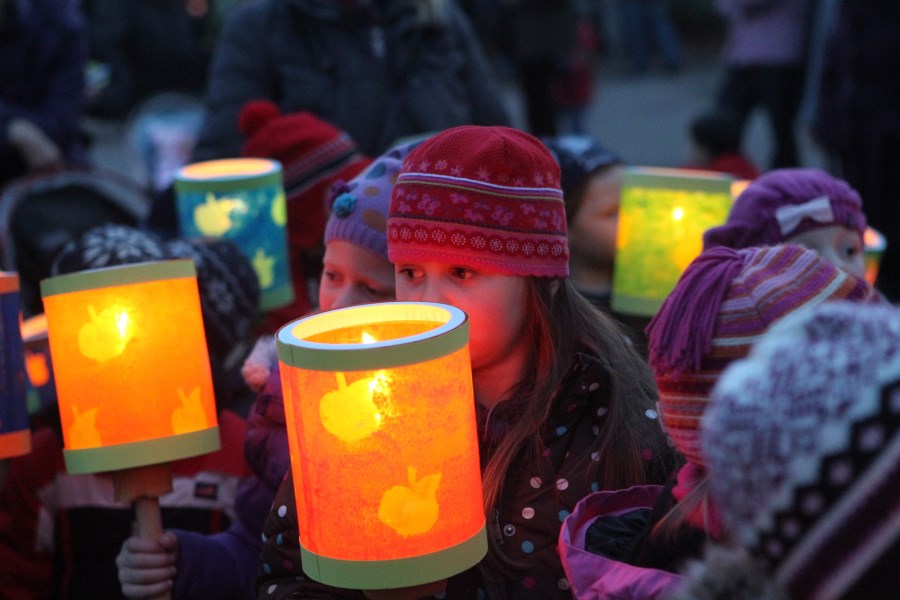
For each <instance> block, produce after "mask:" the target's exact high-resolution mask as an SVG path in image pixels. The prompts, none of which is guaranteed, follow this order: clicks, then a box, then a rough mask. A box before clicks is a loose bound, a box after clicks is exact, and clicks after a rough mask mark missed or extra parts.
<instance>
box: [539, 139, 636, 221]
mask: <svg viewBox="0 0 900 600" xmlns="http://www.w3.org/2000/svg"><path fill="white" fill-rule="evenodd" d="M541 141H542V142H543V143H544V144H545V145H546V146H547V149H548V150H550V153H551V154H553V158H555V159H556V162H558V163H559V170H560V173H561V179H562V181H561V183H562V190H563V196H564V197H565V201H566V216H568V220H569V223H571V222H572V219H573V218H575V214H576V213H577V212H578V208H579V203H580V201H581V198H580V197H576V196H580V195H581V194H580V193H579V192H580V188H582V187H583V186H584V184H585V183H586V182H587V181H588V180H589V179H590V177H591V175H593V174H594V173H595V172H596V171H597V170H599V169H602V168H604V167H611V166H613V165H620V164H622V159H621V158H620V157H619V156H618V155H617V154H615V153H614V152H611V151H610V150H608V149H606V148H605V147H603V146H602V145H601V144H600V142H599V141H597V139H596V138H594V137H593V136H590V135H574V134H567V135H560V136H556V137H546V138H541Z"/></svg>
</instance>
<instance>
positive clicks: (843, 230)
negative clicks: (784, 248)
mask: <svg viewBox="0 0 900 600" xmlns="http://www.w3.org/2000/svg"><path fill="white" fill-rule="evenodd" d="M785 241H786V242H790V243H792V244H798V245H800V246H804V247H806V248H809V249H810V250H813V251H815V252H816V253H817V254H818V255H819V256H821V257H822V258H824V259H825V260H827V261H829V262H830V263H832V264H834V265H837V266H838V267H840V268H841V269H843V270H844V271H846V272H847V273H850V274H852V275H856V276H857V277H864V276H865V274H866V267H865V263H864V262H863V241H862V237H861V236H860V235H859V232H858V231H856V230H855V229H850V228H848V227H844V226H843V225H829V226H827V227H819V228H818V229H810V230H809V231H804V232H803V233H798V234H797V235H794V236H791V237H789V238H788V239H787V240H785Z"/></svg>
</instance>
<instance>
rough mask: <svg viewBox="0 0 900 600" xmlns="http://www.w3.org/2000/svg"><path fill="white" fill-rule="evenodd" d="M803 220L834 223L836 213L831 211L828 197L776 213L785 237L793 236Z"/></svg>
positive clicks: (781, 209) (785, 207) (783, 207)
mask: <svg viewBox="0 0 900 600" xmlns="http://www.w3.org/2000/svg"><path fill="white" fill-rule="evenodd" d="M803 219H812V220H813V221H818V222H819V223H823V224H826V225H827V224H828V223H834V211H832V210H831V200H830V199H829V198H828V196H819V197H818V198H814V199H812V200H810V201H808V202H804V203H803V204H789V205H787V206H782V207H781V208H779V209H778V210H776V211H775V220H776V221H778V226H779V227H780V228H781V235H782V236H784V237H788V236H789V235H791V233H793V232H794V230H795V229H797V227H799V226H800V223H801V222H802V221H803Z"/></svg>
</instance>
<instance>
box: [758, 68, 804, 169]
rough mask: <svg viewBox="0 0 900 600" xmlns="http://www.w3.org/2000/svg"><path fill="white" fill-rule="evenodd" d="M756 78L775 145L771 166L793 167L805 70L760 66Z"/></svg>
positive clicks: (798, 160)
mask: <svg viewBox="0 0 900 600" xmlns="http://www.w3.org/2000/svg"><path fill="white" fill-rule="evenodd" d="M759 76H760V83H761V86H760V91H761V92H762V97H761V100H762V104H763V107H764V108H765V111H766V112H767V113H768V116H769V122H770V125H771V129H772V136H773V138H774V143H775V152H774V154H773V156H772V160H771V164H770V167H771V168H773V169H781V168H785V167H796V166H797V165H799V164H800V157H799V154H798V152H797V133H796V129H795V127H796V122H797V113H798V112H799V110H800V102H801V101H802V100H803V83H804V82H803V78H804V69H803V67H802V66H789V65H785V66H770V67H761V68H760V73H759Z"/></svg>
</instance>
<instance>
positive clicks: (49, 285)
mask: <svg viewBox="0 0 900 600" xmlns="http://www.w3.org/2000/svg"><path fill="white" fill-rule="evenodd" d="M196 277H197V269H196V267H195V266H194V261H193V260H192V259H190V258H178V259H174V260H158V261H149V262H141V263H132V264H128V265H116V266H114V267H103V268H100V269H88V270H85V271H77V272H75V273H67V274H65V275H58V276H56V277H50V278H49V279H44V280H42V281H41V297H43V298H46V297H48V296H55V295H58V294H68V293H71V292H82V291H86V290H98V289H102V288H108V287H117V286H121V285H134V284H138V283H149V282H151V281H164V280H168V279H184V278H196Z"/></svg>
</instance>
